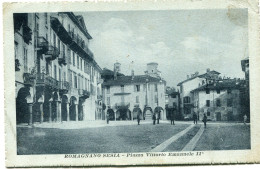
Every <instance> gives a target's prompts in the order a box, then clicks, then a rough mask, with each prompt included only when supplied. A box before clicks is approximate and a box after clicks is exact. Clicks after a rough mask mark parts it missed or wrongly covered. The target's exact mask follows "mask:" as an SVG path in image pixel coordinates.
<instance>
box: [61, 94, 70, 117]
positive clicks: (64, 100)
mask: <svg viewBox="0 0 260 169" xmlns="http://www.w3.org/2000/svg"><path fill="white" fill-rule="evenodd" d="M68 103H69V98H68V96H67V95H63V96H62V98H61V120H62V121H67V118H68V117H67V116H68V111H69V110H68V109H67V104H68Z"/></svg>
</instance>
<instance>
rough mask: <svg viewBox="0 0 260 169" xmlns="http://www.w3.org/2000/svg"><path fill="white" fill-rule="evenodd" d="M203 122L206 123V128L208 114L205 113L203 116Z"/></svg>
mask: <svg viewBox="0 0 260 169" xmlns="http://www.w3.org/2000/svg"><path fill="white" fill-rule="evenodd" d="M202 121H203V123H204V128H206V125H207V116H206V114H205V113H204V116H203V120H202Z"/></svg>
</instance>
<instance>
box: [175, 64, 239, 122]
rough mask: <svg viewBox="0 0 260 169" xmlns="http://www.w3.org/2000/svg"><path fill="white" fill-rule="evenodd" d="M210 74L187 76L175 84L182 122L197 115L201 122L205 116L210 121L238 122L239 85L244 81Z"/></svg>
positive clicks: (216, 73) (208, 71)
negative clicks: (177, 88) (178, 93)
mask: <svg viewBox="0 0 260 169" xmlns="http://www.w3.org/2000/svg"><path fill="white" fill-rule="evenodd" d="M219 74H220V73H219V72H217V71H214V70H213V71H210V70H209V69H207V71H206V73H204V74H201V75H199V73H198V72H196V73H195V74H193V75H191V76H187V79H186V80H185V81H182V82H180V83H179V84H178V86H179V90H180V111H181V113H182V114H183V117H184V118H185V119H191V118H192V115H193V113H196V114H197V116H198V117H199V119H200V120H202V118H203V115H204V114H206V115H207V117H208V119H209V120H214V121H222V120H224V121H231V120H240V119H241V117H242V116H241V115H242V113H241V86H243V84H244V80H240V79H230V78H225V77H223V78H222V77H221V76H219Z"/></svg>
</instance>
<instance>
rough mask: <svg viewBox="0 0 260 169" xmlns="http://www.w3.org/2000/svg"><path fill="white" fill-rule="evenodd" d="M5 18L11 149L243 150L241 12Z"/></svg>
mask: <svg viewBox="0 0 260 169" xmlns="http://www.w3.org/2000/svg"><path fill="white" fill-rule="evenodd" d="M227 14H228V15H227ZM233 15H238V16H240V17H239V18H238V19H236V20H231V19H230V17H232V16H233ZM150 16H152V17H150ZM209 16H211V19H209V18H208V17H209ZM201 17H204V20H203V21H201V22H200V18H201ZM147 18H151V19H150V20H147ZM212 18H213V19H212ZM13 20H14V28H13V29H14V59H15V89H16V91H15V100H16V134H17V135H16V137H17V154H18V155H32V154H84V153H138V152H140V153H141V152H176V151H211V150H247V149H250V148H251V137H250V121H251V116H250V95H249V54H248V46H247V36H248V35H247V10H244V9H227V10H224V9H223V10H221V9H215V10H172V11H167V10H164V11H142V12H140V11H133V12H120V11H114V12H109V11H106V12H51V13H48V12H45V13H14V14H13ZM214 23H218V24H214ZM221 23H222V24H221ZM205 25H206V26H205ZM190 28H192V29H190ZM195 32H196V33H195ZM212 32H213V33H212Z"/></svg>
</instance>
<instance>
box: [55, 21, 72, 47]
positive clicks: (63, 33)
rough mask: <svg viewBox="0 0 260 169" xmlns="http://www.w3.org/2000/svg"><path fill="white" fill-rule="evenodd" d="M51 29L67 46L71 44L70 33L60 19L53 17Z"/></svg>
mask: <svg viewBox="0 0 260 169" xmlns="http://www.w3.org/2000/svg"><path fill="white" fill-rule="evenodd" d="M51 27H52V29H53V30H54V31H55V32H56V33H57V35H58V36H59V38H60V40H61V41H63V42H64V43H65V44H70V43H71V40H72V39H71V37H70V35H69V33H68V32H67V30H66V29H65V28H64V27H63V25H62V23H61V22H60V21H59V19H58V18H56V17H53V16H51Z"/></svg>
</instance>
